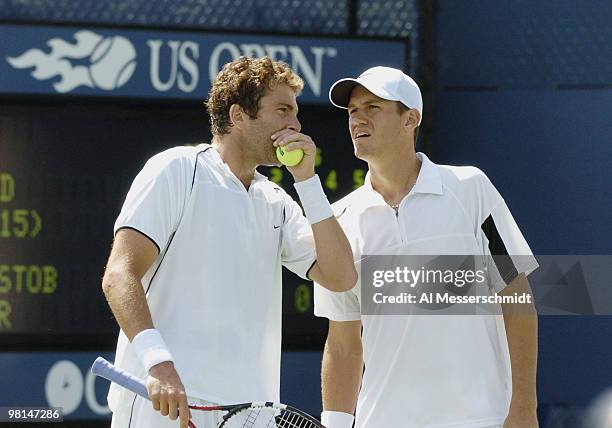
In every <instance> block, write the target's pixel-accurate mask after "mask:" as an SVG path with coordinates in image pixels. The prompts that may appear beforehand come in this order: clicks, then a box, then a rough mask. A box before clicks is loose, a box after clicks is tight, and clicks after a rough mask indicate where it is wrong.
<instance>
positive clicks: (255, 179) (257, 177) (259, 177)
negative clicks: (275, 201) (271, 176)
mask: <svg viewBox="0 0 612 428" xmlns="http://www.w3.org/2000/svg"><path fill="white" fill-rule="evenodd" d="M209 151H210V152H212V156H213V159H214V161H215V162H216V163H217V165H218V166H219V168H221V169H222V170H223V171H224V172H225V174H226V175H227V176H231V177H234V178H235V179H236V180H238V178H236V176H235V175H234V173H233V172H232V170H231V169H230V167H229V165H228V164H226V163H225V162H223V159H221V155H219V152H218V151H217V150H215V149H214V148H213V149H212V150H209ZM266 180H268V177H266V176H265V175H263V174H261V173H260V172H259V171H257V170H255V173H254V174H253V179H252V180H251V183H255V182H259V181H266Z"/></svg>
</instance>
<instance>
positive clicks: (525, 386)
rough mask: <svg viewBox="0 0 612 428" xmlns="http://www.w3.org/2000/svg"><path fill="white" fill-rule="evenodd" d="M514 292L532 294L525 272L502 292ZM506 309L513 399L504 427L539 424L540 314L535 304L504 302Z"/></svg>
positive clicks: (503, 308) (530, 426) (513, 427)
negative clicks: (537, 380)
mask: <svg viewBox="0 0 612 428" xmlns="http://www.w3.org/2000/svg"><path fill="white" fill-rule="evenodd" d="M514 293H519V294H523V293H529V294H530V295H532V293H531V288H530V287H529V282H528V281H527V278H526V277H525V274H520V275H519V276H517V277H516V278H515V279H514V280H513V281H512V282H511V283H510V284H509V285H508V286H507V287H506V288H504V290H503V291H502V292H501V293H500V294H501V295H513V294H514ZM532 302H533V295H532ZM502 311H503V314H504V324H505V327H506V336H507V338H508V347H509V349H510V361H511V365H512V401H511V403H510V412H509V414H508V417H507V418H506V422H505V423H504V428H535V427H537V426H538V419H537V412H536V410H537V405H538V402H537V396H536V371H537V359H538V339H537V337H538V316H537V313H536V310H535V305H534V304H533V303H531V304H519V303H516V304H502Z"/></svg>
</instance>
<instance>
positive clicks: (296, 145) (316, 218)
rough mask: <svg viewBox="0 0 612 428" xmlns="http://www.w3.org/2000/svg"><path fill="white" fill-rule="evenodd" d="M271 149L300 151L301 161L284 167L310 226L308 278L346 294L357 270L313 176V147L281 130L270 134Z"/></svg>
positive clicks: (296, 134)
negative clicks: (311, 256)
mask: <svg viewBox="0 0 612 428" xmlns="http://www.w3.org/2000/svg"><path fill="white" fill-rule="evenodd" d="M272 139H273V140H275V141H274V145H275V146H277V147H278V146H282V147H283V148H284V149H285V150H287V151H290V150H295V149H301V150H303V151H304V157H303V158H302V161H301V162H300V163H299V164H297V165H296V166H293V167H287V169H288V170H289V172H290V173H291V174H292V175H293V178H294V180H295V189H296V190H297V192H298V194H299V196H300V200H301V202H302V205H303V207H304V211H305V213H306V217H307V218H308V221H309V222H310V224H311V226H312V232H313V235H314V241H315V247H316V248H315V249H316V253H317V261H316V263H315V264H314V266H313V267H312V268H311V269H310V271H309V272H308V277H309V278H310V279H311V280H313V281H316V282H318V283H319V284H321V285H322V286H323V287H325V288H327V289H328V290H331V291H348V290H350V289H351V288H353V287H354V286H355V283H356V282H357V271H356V270H355V265H354V263H353V252H352V250H351V245H350V244H349V242H348V240H347V239H346V235H345V234H344V232H343V231H342V228H341V227H340V224H339V223H338V221H337V220H336V218H335V217H334V216H333V212H332V209H331V206H330V205H329V202H328V201H327V197H326V196H325V192H324V191H323V188H322V187H321V183H320V180H319V179H318V177H315V169H314V167H315V158H316V155H317V147H316V146H315V143H314V141H312V138H310V137H309V136H308V135H305V134H301V133H299V132H297V131H295V130H293V129H285V130H283V131H279V132H278V133H276V134H274V135H272Z"/></svg>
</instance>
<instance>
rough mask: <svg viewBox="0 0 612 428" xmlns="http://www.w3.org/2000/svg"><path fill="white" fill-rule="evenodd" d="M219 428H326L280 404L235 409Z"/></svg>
mask: <svg viewBox="0 0 612 428" xmlns="http://www.w3.org/2000/svg"><path fill="white" fill-rule="evenodd" d="M218 428H325V427H324V426H323V425H321V423H320V422H319V421H318V420H316V419H315V418H313V417H312V416H310V415H309V414H308V413H305V412H303V411H301V410H299V409H296V408H295V407H291V406H287V405H285V404H279V403H271V402H266V403H251V404H247V405H243V406H239V407H235V408H234V409H232V411H230V412H229V413H228V414H226V415H225V416H224V417H223V421H222V422H221V423H220V424H219V427H218Z"/></svg>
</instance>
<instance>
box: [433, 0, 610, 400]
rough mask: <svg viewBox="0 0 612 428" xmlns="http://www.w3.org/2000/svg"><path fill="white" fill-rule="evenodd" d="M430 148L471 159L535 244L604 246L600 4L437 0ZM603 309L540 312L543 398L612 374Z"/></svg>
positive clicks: (596, 385) (606, 5) (606, 19)
mask: <svg viewBox="0 0 612 428" xmlns="http://www.w3.org/2000/svg"><path fill="white" fill-rule="evenodd" d="M437 5H438V11H437V12H438V15H437V17H438V20H437V24H436V25H437V31H436V36H437V49H436V62H437V64H436V65H437V71H438V73H437V75H436V78H435V87H434V89H435V90H434V96H433V100H432V101H433V103H434V104H433V110H434V114H433V118H432V124H431V126H432V129H433V139H432V141H431V142H430V147H431V149H432V153H433V157H434V159H435V160H436V161H438V162H440V163H451V164H457V165H461V164H475V165H477V166H478V167H480V168H481V169H483V170H484V171H485V172H486V173H487V174H488V175H489V177H490V178H491V180H492V181H493V182H494V183H495V185H496V186H497V187H498V189H499V190H500V192H501V193H502V195H503V196H504V198H505V199H506V201H507V202H508V205H509V206H510V209H511V210H512V211H513V213H514V215H515V218H516V220H517V222H518V223H519V225H520V227H521V229H522V230H523V233H524V235H525V236H526V238H527V240H528V242H529V243H530V245H531V248H532V250H533V251H534V253H536V254H568V255H570V254H611V253H612V226H611V222H610V217H611V213H612V197H611V196H612V191H611V185H610V183H611V182H612V50H611V49H610V40H611V39H612V26H610V25H609V23H610V22H612V3H610V2H604V1H581V2H579V6H578V4H577V3H576V2H571V1H566V0H557V1H554V2H544V1H535V2H534V1H526V0H518V1H513V2H504V3H503V4H502V3H501V2H491V1H484V0H477V1H474V0H471V1H469V2H468V1H463V0H462V1H459V0H455V1H439V2H437ZM611 339H612V318H610V317H541V318H540V332H539V342H540V355H539V372H538V389H539V400H540V403H541V404H543V405H544V406H545V405H547V404H551V403H560V402H566V403H571V404H573V405H577V406H584V405H586V404H587V403H589V402H590V401H591V400H592V398H593V397H594V396H595V395H596V394H597V393H598V392H600V391H601V390H603V389H604V388H605V387H607V386H610V385H612V371H611V370H610V361H612V340H611Z"/></svg>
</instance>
